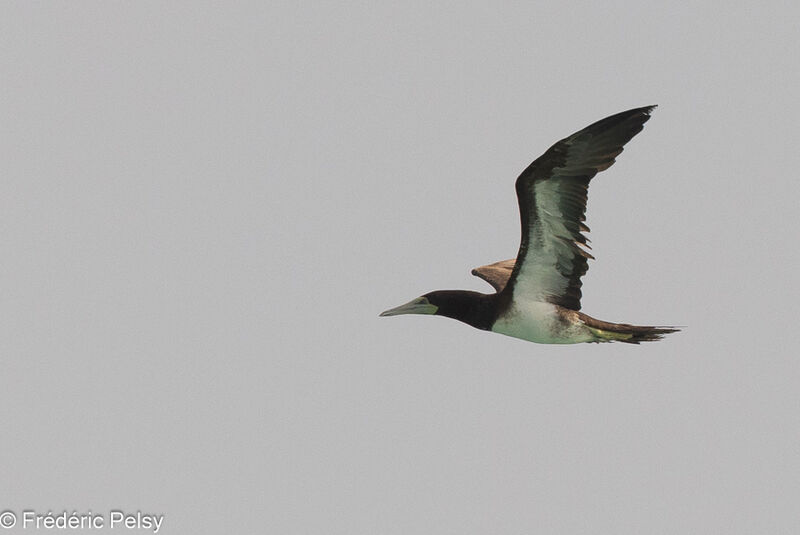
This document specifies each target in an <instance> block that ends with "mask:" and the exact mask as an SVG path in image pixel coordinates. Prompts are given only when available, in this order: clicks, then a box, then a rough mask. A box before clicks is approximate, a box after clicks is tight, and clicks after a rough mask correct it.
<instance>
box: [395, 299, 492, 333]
mask: <svg viewBox="0 0 800 535" xmlns="http://www.w3.org/2000/svg"><path fill="white" fill-rule="evenodd" d="M496 295H497V294H491V295H486V294H482V293H478V292H467V291H464V290H437V291H435V292H430V293H426V294H425V295H423V296H422V297H417V298H416V299H414V300H413V301H409V302H408V303H406V304H405V305H400V306H399V307H395V308H390V309H389V310H387V311H385V312H381V316H399V315H401V314H429V315H431V314H433V315H437V316H447V317H448V318H453V319H456V320H459V321H463V322H464V323H468V324H469V325H472V326H473V327H477V328H478V329H484V330H486V329H489V328H490V327H491V325H492V323H493V322H494V319H495V317H496V310H495V309H494V305H495V302H494V301H495V296H496Z"/></svg>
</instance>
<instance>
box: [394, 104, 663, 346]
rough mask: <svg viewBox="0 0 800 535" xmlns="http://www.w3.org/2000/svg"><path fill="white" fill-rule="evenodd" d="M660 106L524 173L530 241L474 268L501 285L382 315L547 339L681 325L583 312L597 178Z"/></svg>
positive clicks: (638, 334)
mask: <svg viewBox="0 0 800 535" xmlns="http://www.w3.org/2000/svg"><path fill="white" fill-rule="evenodd" d="M654 108H655V106H647V107H644V108H636V109H633V110H628V111H624V112H622V113H618V114H616V115H612V116H610V117H607V118H605V119H602V120H600V121H598V122H596V123H594V124H592V125H590V126H588V127H586V128H584V129H583V130H581V131H579V132H576V133H575V134H572V135H571V136H569V137H567V138H565V139H562V140H561V141H559V142H558V143H556V144H555V145H553V146H552V147H550V149H548V150H547V152H545V153H544V154H543V155H542V156H540V157H539V158H537V159H536V160H534V162H533V163H531V164H530V165H529V166H528V167H527V169H525V170H524V171H523V172H522V174H521V175H520V176H519V178H517V182H516V189H517V200H518V201H519V213H520V220H521V224H522V240H521V243H520V246H519V252H518V253H517V258H516V259H514V260H503V261H501V262H495V263H494V264H489V265H486V266H482V267H479V268H476V269H474V270H472V274H473V275H476V276H478V277H480V278H482V279H484V280H485V281H487V282H488V283H489V284H491V285H492V286H493V287H494V289H495V290H496V292H495V293H493V294H482V293H478V292H472V291H465V290H439V291H435V292H430V293H427V294H425V295H423V296H422V297H419V298H417V299H414V300H413V301H411V302H409V303H406V304H404V305H401V306H399V307H396V308H392V309H390V310H387V311H385V312H383V313H382V314H381V316H396V315H400V314H436V315H440V316H447V317H449V318H453V319H457V320H459V321H462V322H464V323H467V324H469V325H472V326H473V327H476V328H478V329H482V330H487V331H493V332H496V333H501V334H505V335H508V336H513V337H515V338H521V339H523V340H529V341H531V342H538V343H542V344H576V343H580V342H614V341H616V342H626V343H632V344H638V343H639V342H649V341H653V340H659V339H661V338H662V337H663V336H664V335H665V334H669V333H672V332H675V331H677V330H678V329H676V328H675V327H653V326H641V325H628V324H626V323H610V322H606V321H600V320H597V319H594V318H592V317H590V316H587V315H586V314H584V313H583V312H581V311H580V308H581V303H580V298H581V277H582V276H583V275H584V274H585V273H586V271H587V270H588V268H589V264H588V261H587V260H588V259H589V258H592V259H593V258H594V257H593V256H592V255H591V254H589V252H588V251H587V250H586V249H587V248H589V246H588V244H587V241H588V240H587V239H586V236H584V234H583V232H588V231H589V228H588V227H587V226H586V225H585V224H584V221H585V219H586V218H585V213H586V196H587V191H588V189H589V181H590V180H591V179H592V177H594V176H595V175H596V174H597V173H599V172H600V171H603V170H605V169H608V168H609V167H611V165H612V164H613V163H614V161H615V158H616V157H617V156H618V155H619V154H620V153H621V152H622V148H623V146H624V145H625V144H626V143H627V142H628V141H630V140H631V138H633V136H635V135H636V134H638V133H639V132H640V131H641V130H642V128H643V127H644V123H646V122H647V121H648V119H650V114H651V112H652V111H653V109H654Z"/></svg>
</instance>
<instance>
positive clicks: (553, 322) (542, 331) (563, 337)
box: [492, 301, 595, 344]
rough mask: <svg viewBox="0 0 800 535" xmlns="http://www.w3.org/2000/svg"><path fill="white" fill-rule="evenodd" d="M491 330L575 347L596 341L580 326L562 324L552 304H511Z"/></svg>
mask: <svg viewBox="0 0 800 535" xmlns="http://www.w3.org/2000/svg"><path fill="white" fill-rule="evenodd" d="M492 331H493V332H496V333H500V334H505V335H506V336H513V337H514V338H521V339H523V340H528V341H530V342H537V343H539V344H578V343H581V342H592V341H594V340H595V337H594V335H593V334H592V333H591V331H589V329H587V328H586V326H584V325H583V324H581V323H568V322H565V321H564V319H562V318H561V317H560V316H559V315H558V313H557V312H556V306H555V305H553V304H550V303H542V302H537V301H530V302H526V303H512V305H511V307H510V308H509V310H508V311H507V312H506V313H505V314H504V315H503V316H501V317H499V318H497V321H495V322H494V325H493V326H492Z"/></svg>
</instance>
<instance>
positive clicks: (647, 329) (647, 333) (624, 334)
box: [578, 312, 680, 344]
mask: <svg viewBox="0 0 800 535" xmlns="http://www.w3.org/2000/svg"><path fill="white" fill-rule="evenodd" d="M578 315H579V316H580V319H581V321H583V323H584V324H585V325H586V326H587V327H588V328H589V330H590V331H592V333H594V335H595V336H596V337H597V341H598V342H625V343H626V344H638V343H639V342H655V341H657V340H661V339H662V338H664V335H665V334H670V333H674V332H678V331H680V329H678V328H677V327H653V326H645V325H628V324H627V323H610V322H608V321H601V320H597V319H594V318H592V317H591V316H587V315H586V314H583V313H581V312H578Z"/></svg>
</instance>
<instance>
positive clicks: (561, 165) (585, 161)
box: [505, 106, 655, 310]
mask: <svg viewBox="0 0 800 535" xmlns="http://www.w3.org/2000/svg"><path fill="white" fill-rule="evenodd" d="M654 108H655V106H647V107H645V108H637V109H633V110H629V111H624V112H622V113H618V114H616V115H612V116H611V117H607V118H605V119H603V120H601V121H598V122H596V123H594V124H592V125H590V126H588V127H586V128H584V129H583V130H581V131H580V132H577V133H575V134H573V135H571V136H569V137H568V138H565V139H562V140H561V141H559V142H558V143H556V144H555V145H553V146H552V147H550V149H548V150H547V152H545V153H544V154H543V155H542V156H540V157H539V158H537V159H536V160H535V161H534V162H533V163H532V164H530V165H529V166H528V168H527V169H525V171H523V172H522V174H521V175H520V176H519V178H517V183H516V187H517V199H518V201H519V212H520V220H521V223H522V240H521V243H520V246H519V253H518V254H517V260H516V264H515V266H514V269H513V271H512V273H511V277H510V279H509V280H508V283H507V284H506V288H505V289H506V291H507V292H511V294H512V298H513V299H524V300H534V301H546V302H549V303H553V304H556V305H560V306H562V307H565V308H569V309H572V310H580V308H581V304H580V299H581V277H582V276H583V275H584V273H586V271H587V270H588V269H589V264H588V262H587V259H588V258H593V257H592V255H590V254H589V253H588V252H587V251H586V250H585V249H584V247H587V248H588V245H587V239H586V237H585V236H584V235H583V233H582V231H587V232H588V231H589V228H588V227H587V226H586V225H584V223H583V222H584V221H585V219H586V218H585V213H586V194H587V191H588V189H589V181H590V180H591V179H592V177H593V176H594V175H596V174H597V173H599V172H600V171H603V170H604V169H608V168H609V167H611V165H612V164H613V163H614V161H615V158H616V157H617V156H618V155H619V153H621V152H622V147H623V145H625V143H627V142H628V141H630V140H631V138H632V137H633V136H635V135H636V134H638V133H639V132H640V131H641V130H642V128H643V126H644V123H646V122H647V120H648V119H650V113H651V112H652V111H653V109H654Z"/></svg>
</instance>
